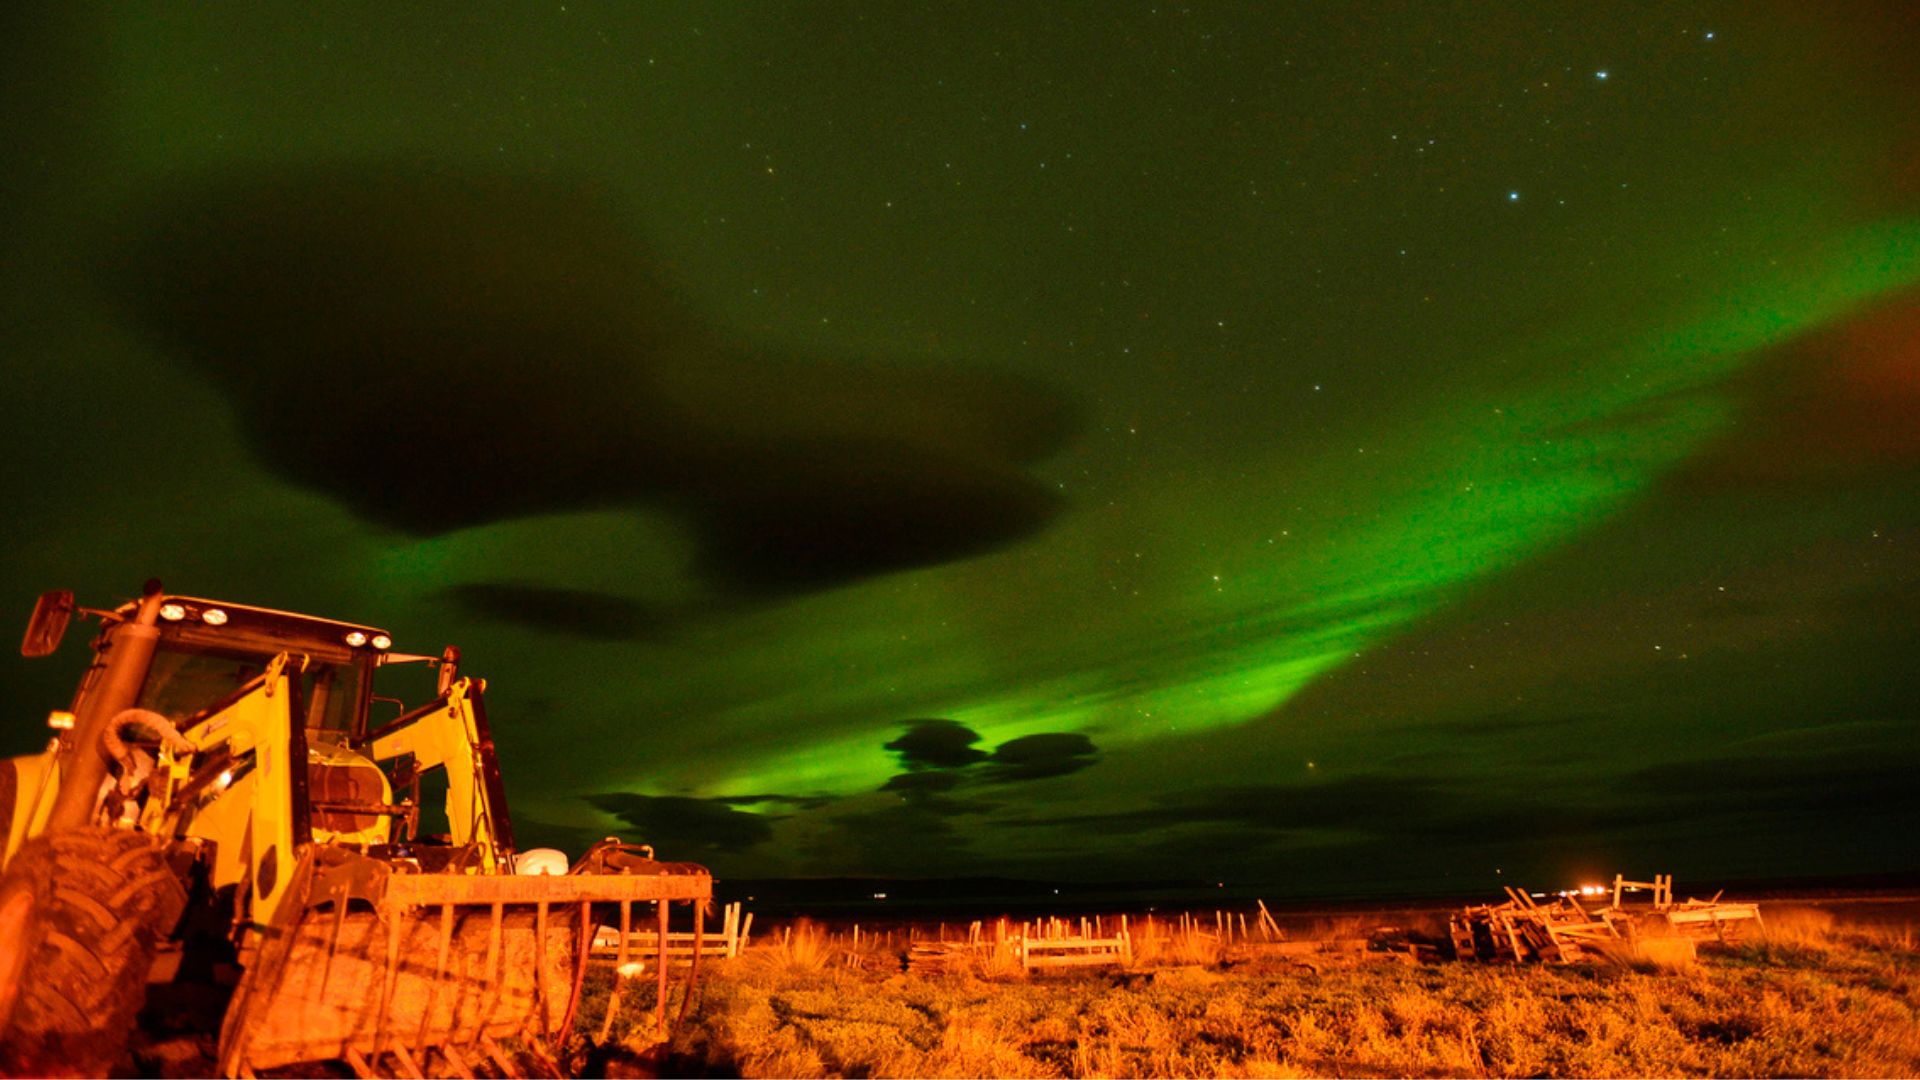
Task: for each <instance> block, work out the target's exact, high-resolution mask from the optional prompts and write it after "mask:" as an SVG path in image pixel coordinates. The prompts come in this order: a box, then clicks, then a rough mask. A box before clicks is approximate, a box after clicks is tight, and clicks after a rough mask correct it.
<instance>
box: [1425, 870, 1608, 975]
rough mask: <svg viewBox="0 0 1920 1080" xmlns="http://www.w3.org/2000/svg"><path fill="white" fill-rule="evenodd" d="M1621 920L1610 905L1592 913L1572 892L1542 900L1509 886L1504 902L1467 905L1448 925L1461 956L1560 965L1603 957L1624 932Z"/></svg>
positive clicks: (1455, 952) (1457, 954) (1457, 951)
mask: <svg viewBox="0 0 1920 1080" xmlns="http://www.w3.org/2000/svg"><path fill="white" fill-rule="evenodd" d="M1623 921H1624V919H1623V918H1622V917H1621V916H1619V915H1618V913H1617V912H1615V911H1614V910H1613V909H1611V908H1602V909H1600V910H1599V911H1593V912H1590V911H1588V910H1586V909H1585V908H1583V907H1581V906H1580V903H1579V901H1577V900H1574V899H1573V898H1572V897H1570V896H1562V897H1559V898H1557V899H1556V900H1555V901H1554V902H1552V903H1550V904H1541V903H1538V902H1536V901H1535V900H1534V898H1533V897H1531V896H1529V895H1527V893H1526V892H1525V891H1524V890H1521V889H1515V888H1511V887H1509V888H1508V889H1507V900H1506V902H1505V903H1503V904H1477V905H1472V906H1469V907H1467V908H1465V909H1463V910H1461V911H1460V912H1459V913H1457V914H1456V915H1454V916H1453V918H1452V920H1451V921H1450V923H1449V926H1448V929H1449V931H1450V932H1451V934H1452V936H1453V954H1454V956H1455V958H1457V959H1460V960H1511V961H1513V962H1514V963H1520V964H1524V963H1527V962H1528V961H1540V962H1544V963H1552V964H1564V963H1571V962H1573V961H1576V960H1593V959H1600V958H1602V957H1604V956H1606V955H1607V953H1608V950H1609V949H1610V948H1612V947H1613V943H1615V942H1618V941H1619V940H1620V938H1621V937H1622V926H1621V924H1622V922H1623Z"/></svg>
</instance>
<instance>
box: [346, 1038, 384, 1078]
mask: <svg viewBox="0 0 1920 1080" xmlns="http://www.w3.org/2000/svg"><path fill="white" fill-rule="evenodd" d="M347 1068H349V1069H352V1070H353V1075H355V1076H357V1077H359V1078H360V1080H372V1078H373V1077H374V1076H377V1075H378V1074H377V1073H375V1072H374V1071H373V1066H372V1065H369V1064H367V1059H366V1058H364V1057H361V1056H360V1048H359V1047H357V1046H349V1047H347Z"/></svg>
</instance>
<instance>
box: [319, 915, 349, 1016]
mask: <svg viewBox="0 0 1920 1080" xmlns="http://www.w3.org/2000/svg"><path fill="white" fill-rule="evenodd" d="M346 926H347V899H346V897H344V896H341V897H338V898H337V899H335V900H334V902H333V933H332V934H331V935H329V936H328V938H327V959H326V962H325V963H324V964H322V965H321V966H320V1000H322V1001H325V1000H326V997H327V982H328V980H330V979H332V978H333V958H334V957H335V956H336V955H338V954H339V952H340V934H341V932H342V931H344V930H345V929H346Z"/></svg>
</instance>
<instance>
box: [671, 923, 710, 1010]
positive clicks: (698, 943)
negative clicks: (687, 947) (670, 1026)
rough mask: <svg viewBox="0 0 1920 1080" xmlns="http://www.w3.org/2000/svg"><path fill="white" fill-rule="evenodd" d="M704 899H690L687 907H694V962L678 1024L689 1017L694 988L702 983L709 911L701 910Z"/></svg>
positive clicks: (690, 970)
mask: <svg viewBox="0 0 1920 1080" xmlns="http://www.w3.org/2000/svg"><path fill="white" fill-rule="evenodd" d="M701 903H702V901H700V900H689V901H687V907H689V908H691V909H693V963H692V964H690V965H688V967H687V992H686V993H685V994H684V995H683V996H682V997H681V998H680V1011H679V1012H678V1013H677V1014H675V1016H674V1018H673V1022H674V1023H676V1024H678V1023H680V1022H681V1021H682V1020H685V1019H686V1018H687V1009H688V1008H690V1007H691V1006H692V1005H693V988H694V987H695V986H698V985H699V983H700V953H701V951H702V950H703V949H704V948H705V947H706V936H707V913H706V912H705V911H703V910H701V907H700V905H701Z"/></svg>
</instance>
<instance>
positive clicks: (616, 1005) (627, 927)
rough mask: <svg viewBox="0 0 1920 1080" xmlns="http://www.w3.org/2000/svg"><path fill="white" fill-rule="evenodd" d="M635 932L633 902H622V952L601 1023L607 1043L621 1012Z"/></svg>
mask: <svg viewBox="0 0 1920 1080" xmlns="http://www.w3.org/2000/svg"><path fill="white" fill-rule="evenodd" d="M632 932H633V901H631V900H622V901H620V951H619V953H618V955H617V956H616V958H615V959H614V961H613V993H611V994H609V995H607V1015H606V1018H605V1019H604V1020H601V1021H600V1038H599V1039H598V1040H596V1041H598V1042H606V1041H607V1036H608V1035H609V1034H611V1033H612V1032H613V1018H614V1015H615V1014H616V1013H618V1012H619V1011H620V991H621V990H623V989H625V988H626V983H627V976H626V967H627V950H628V945H627V936H628V935H629V934H631V933H632Z"/></svg>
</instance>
